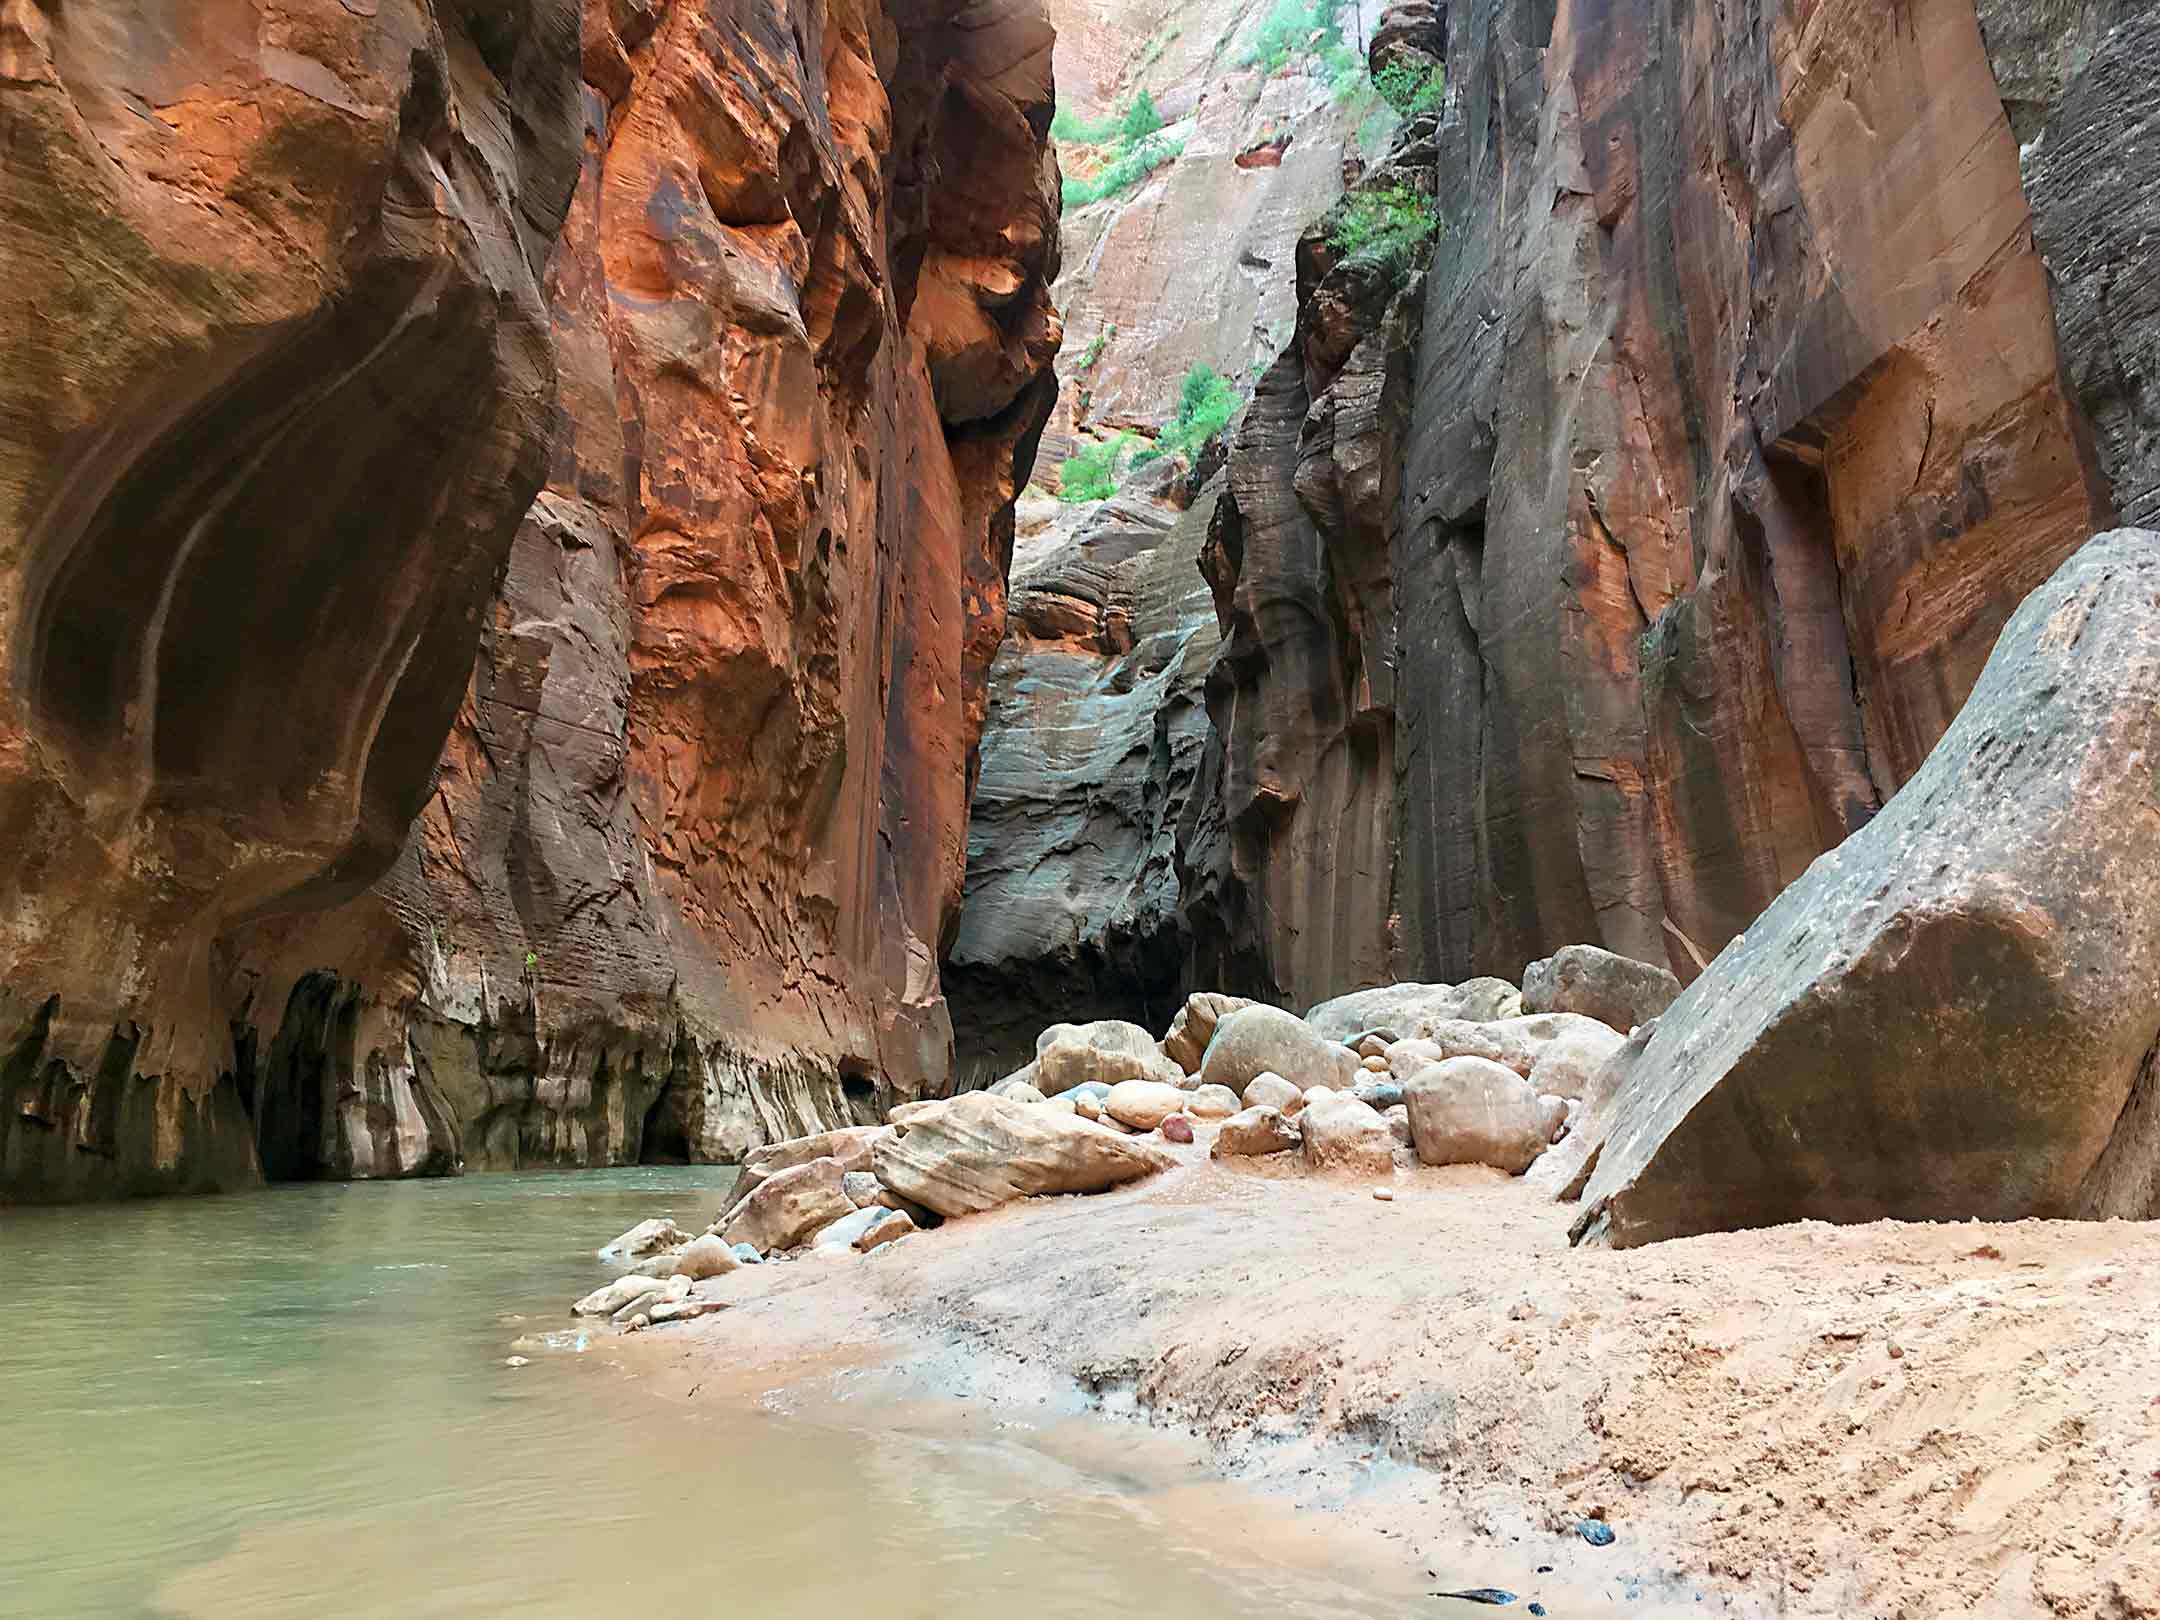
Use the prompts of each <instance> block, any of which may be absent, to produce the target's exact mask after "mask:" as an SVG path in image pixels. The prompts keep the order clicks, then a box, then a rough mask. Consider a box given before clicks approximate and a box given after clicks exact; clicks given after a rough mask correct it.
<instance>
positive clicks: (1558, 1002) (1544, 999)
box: [1522, 945, 1680, 1035]
mask: <svg viewBox="0 0 2160 1620" xmlns="http://www.w3.org/2000/svg"><path fill="white" fill-rule="evenodd" d="M1679 994H1680V981H1679V980H1678V979H1677V978H1675V977H1673V974H1672V971H1671V969H1669V968H1662V967H1659V966H1658V965H1657V964H1656V963H1654V962H1638V961H1636V960H1635V958H1633V957H1632V956H1622V955H1620V954H1619V953H1618V952H1616V951H1608V950H1605V949H1603V948H1602V947H1600V946H1597V945H1567V946H1563V947H1562V948H1561V949H1559V950H1557V951H1555V952H1553V954H1552V955H1550V956H1548V957H1545V958H1544V959H1543V960H1541V961H1537V962H1532V963H1531V964H1530V965H1529V966H1528V967H1526V968H1524V969H1523V976H1522V1010H1523V1011H1524V1012H1526V1013H1543V1012H1565V1013H1581V1014H1582V1015H1583V1016H1584V1017H1586V1018H1595V1019H1596V1020H1598V1022H1599V1023H1602V1024H1610V1025H1611V1026H1612V1027H1613V1028H1614V1029H1616V1030H1618V1031H1619V1032H1620V1033H1621V1034H1623V1035H1625V1034H1626V1033H1627V1032H1628V1031H1629V1030H1631V1029H1633V1028H1635V1027H1636V1025H1638V1024H1647V1023H1649V1022H1650V1020H1651V1019H1653V1018H1655V1017H1657V1015H1658V1014H1659V1013H1661V1012H1663V1011H1664V1010H1665V1009H1666V1008H1667V1007H1670V1006H1671V1005H1672V1004H1673V1002H1674V1000H1675V999H1676V998H1677V997H1678V996H1679Z"/></svg>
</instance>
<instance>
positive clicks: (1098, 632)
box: [944, 494, 1216, 1083]
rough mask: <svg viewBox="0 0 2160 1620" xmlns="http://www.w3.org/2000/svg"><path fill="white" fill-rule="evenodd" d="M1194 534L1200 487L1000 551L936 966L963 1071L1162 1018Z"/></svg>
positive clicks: (1196, 757)
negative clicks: (1003, 588) (958, 843)
mask: <svg viewBox="0 0 2160 1620" xmlns="http://www.w3.org/2000/svg"><path fill="white" fill-rule="evenodd" d="M1206 530H1207V512H1206V502H1205V501H1204V500H1203V501H1202V502H1201V503H1199V504H1196V505H1195V506H1193V507H1192V508H1190V509H1188V510H1186V511H1183V512H1180V511H1178V510H1177V509H1176V508H1174V507H1172V506H1170V505H1167V504H1163V503H1160V502H1157V501H1155V500H1152V499H1149V498H1148V497H1147V496H1146V495H1145V494H1132V495H1127V494H1121V495H1119V496H1118V497H1116V498H1115V499H1112V500H1109V501H1106V502H1104V503H1103V504H1102V505H1100V506H1099V507H1096V508H1095V509H1094V510H1093V511H1092V512H1091V513H1090V515H1089V516H1088V518H1087V520H1086V521H1085V522H1083V523H1081V524H1080V525H1079V526H1078V527H1077V528H1068V527H1065V526H1062V525H1061V526H1058V527H1056V528H1052V529H1049V530H1046V531H1044V532H1043V534H1042V535H1041V536H1040V538H1035V537H1023V538H1022V539H1021V541H1020V543H1019V544H1018V546H1017V547H1016V548H1015V550H1014V553H1013V576H1012V578H1013V583H1012V596H1011V607H1010V612H1009V614H1008V618H1007V628H1006V636H1005V643H1004V645H1003V646H1002V647H1000V648H999V649H998V655H997V660H996V662H995V663H994V664H993V665H992V666H991V670H990V713H989V721H988V724H987V726H986V728H985V730H984V733H983V743H982V770H981V774H980V777H979V779H978V781H977V783H976V788H975V799H974V805H973V808H972V812H971V814H970V817H969V822H968V871H967V892H966V900H965V903H964V904H963V906H962V908H961V913H960V925H959V931H958V932H957V933H956V934H955V935H954V938H953V944H952V949H951V950H950V952H949V953H948V954H947V956H946V961H945V974H944V983H945V991H946V995H947V996H948V997H949V998H950V1001H951V1004H952V1009H953V1024H954V1029H955V1031H956V1032H957V1035H958V1039H959V1048H960V1054H961V1079H962V1081H963V1083H966V1082H974V1083H980V1082H981V1081H982V1080H984V1079H987V1078H990V1077H993V1076H995V1075H998V1074H1003V1073H1006V1072H1008V1071H1010V1070H1012V1069H1014V1068H1017V1067H1018V1066H1019V1065H1021V1064H1022V1063H1025V1062H1026V1061H1027V1060H1028V1059H1029V1058H1030V1057H1032V1056H1033V1055H1034V1046H1035V1032H1036V1031H1037V1030H1039V1029H1041V1028H1043V1026H1045V1025H1046V1024H1052V1023H1057V1022H1059V1021H1062V1020H1065V1019H1068V1018H1072V1017H1079V1016H1084V1017H1091V1018H1122V1019H1127V1020H1130V1021H1132V1022H1135V1023H1139V1024H1143V1025H1145V1026H1147V1027H1148V1028H1150V1029H1160V1028H1162V1027H1163V1026H1164V1025H1165V1024H1166V1023H1167V1022H1168V1021H1169V1019H1170V1016H1171V1013H1172V1011H1173V1010H1174V1008H1175V1007H1176V1004H1177V995H1178V984H1179V976H1180V974H1181V973H1182V972H1183V970H1184V966H1185V941H1184V935H1183V932H1182V928H1181V926H1180V922H1179V916H1178V877H1177V864H1176V853H1175V844H1176V834H1177V822H1178V817H1179V815H1180V813H1181V812H1182V811H1183V808H1184V805H1185V801H1186V797H1187V795H1188V794H1189V793H1190V791H1191V789H1192V784H1193V779H1194V777H1195V776H1196V775H1197V774H1198V771H1199V766H1200V755H1201V751H1202V749H1203V748H1204V746H1205V744H1206V737H1207V712H1206V710H1205V709H1204V708H1203V707H1202V704H1201V692H1200V683H1201V682H1202V680H1203V679H1205V677H1206V674H1207V670H1208V667H1209V665H1210V664H1211V663H1212V662H1213V660H1214V655H1215V644H1216V635H1215V615H1214V610H1213V608H1212V606H1211V604H1210V602H1209V598H1208V591H1207V583H1206V581H1204V580H1203V579H1202V578H1201V577H1200V570H1199V567H1198V562H1199V556H1200V547H1201V543H1202V540H1203V539H1204V537H1205V535H1206Z"/></svg>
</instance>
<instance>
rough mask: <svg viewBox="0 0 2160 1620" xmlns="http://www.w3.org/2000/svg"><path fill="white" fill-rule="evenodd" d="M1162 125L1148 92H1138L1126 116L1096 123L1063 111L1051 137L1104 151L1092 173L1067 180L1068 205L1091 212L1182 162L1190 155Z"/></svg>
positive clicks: (1054, 121) (1055, 119)
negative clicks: (1093, 207)
mask: <svg viewBox="0 0 2160 1620" xmlns="http://www.w3.org/2000/svg"><path fill="white" fill-rule="evenodd" d="M1162 125H1163V121H1162V114H1161V113H1159V112H1157V111H1156V109H1155V98H1154V97H1153V96H1151V95H1149V94H1148V93H1147V92H1146V91H1145V90H1141V91H1138V92H1136V93H1135V94H1134V96H1133V98H1132V100H1130V101H1129V102H1127V103H1126V104H1125V106H1124V109H1123V110H1122V111H1119V112H1115V113H1112V114H1111V115H1110V116H1109V117H1107V118H1104V119H1101V120H1098V121H1097V122H1095V123H1092V124H1091V123H1088V122H1087V121H1086V120H1084V119H1081V118H1079V117H1076V116H1075V115H1074V114H1072V113H1070V112H1067V111H1066V110H1064V109H1063V108H1060V109H1059V110H1058V112H1057V114H1056V116H1055V117H1053V118H1052V119H1051V120H1050V133H1051V135H1052V136H1053V137H1054V138H1055V139H1057V140H1059V141H1062V142H1064V143H1066V144H1067V145H1071V146H1096V147H1102V148H1103V149H1104V151H1103V157H1102V161H1101V163H1100V164H1099V165H1098V166H1097V167H1096V168H1095V169H1094V170H1093V171H1092V172H1090V173H1087V174H1082V175H1067V176H1066V177H1065V184H1064V191H1063V197H1064V203H1065V206H1066V207H1067V208H1085V207H1086V206H1087V205H1088V204H1089V203H1091V202H1100V201H1101V200H1102V199H1103V198H1105V197H1114V196H1116V195H1117V194H1118V193H1119V192H1121V191H1125V190H1128V189H1130V188H1131V187H1133V186H1136V185H1138V184H1139V183H1140V182H1141V181H1142V180H1145V179H1146V178H1147V177H1148V176H1149V175H1151V174H1153V173H1154V172H1155V171H1156V170H1157V169H1159V168H1161V167H1162V166H1163V165H1164V164H1165V163H1168V162H1170V161H1171V160H1172V159H1174V158H1176V157H1177V155H1178V154H1179V153H1180V152H1182V151H1184V150H1185V143H1184V142H1183V141H1173V140H1168V139H1165V138H1164V137H1163V136H1162V135H1160V134H1159V133H1157V132H1158V131H1160V130H1161V128H1162Z"/></svg>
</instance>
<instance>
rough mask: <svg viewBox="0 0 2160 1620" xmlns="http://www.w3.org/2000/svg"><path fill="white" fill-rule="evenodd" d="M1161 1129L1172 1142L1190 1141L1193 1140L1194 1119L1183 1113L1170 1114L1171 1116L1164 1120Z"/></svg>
mask: <svg viewBox="0 0 2160 1620" xmlns="http://www.w3.org/2000/svg"><path fill="white" fill-rule="evenodd" d="M1161 1130H1162V1133H1163V1136H1164V1137H1165V1138H1166V1139H1167V1140H1169V1141H1172V1142H1190V1141H1191V1140H1192V1121H1191V1120H1189V1119H1187V1118H1186V1117H1185V1116H1184V1115H1183V1114H1172V1115H1170V1117H1169V1118H1167V1119H1165V1120H1164V1121H1163V1122H1162V1126H1161Z"/></svg>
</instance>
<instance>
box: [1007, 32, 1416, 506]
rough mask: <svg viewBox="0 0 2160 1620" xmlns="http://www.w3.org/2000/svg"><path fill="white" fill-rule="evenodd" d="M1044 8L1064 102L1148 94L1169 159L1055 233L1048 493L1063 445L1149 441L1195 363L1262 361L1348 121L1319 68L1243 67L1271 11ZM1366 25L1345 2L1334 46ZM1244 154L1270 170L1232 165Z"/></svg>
mask: <svg viewBox="0 0 2160 1620" xmlns="http://www.w3.org/2000/svg"><path fill="white" fill-rule="evenodd" d="M1048 3H1049V9H1050V16H1051V20H1052V21H1053V22H1054V23H1055V24H1056V25H1057V34H1058V39H1057V83H1058V101H1059V105H1060V106H1062V107H1065V108H1068V109H1070V110H1071V111H1072V112H1073V113H1075V114H1076V115H1077V116H1079V117H1080V118H1081V119H1083V120H1087V121H1094V120H1098V119H1100V118H1102V117H1104V116H1105V115H1107V114H1110V113H1114V112H1117V111H1120V110H1122V109H1123V108H1125V107H1126V106H1128V105H1129V104H1130V102H1131V99H1132V98H1133V97H1134V96H1136V95H1138V94H1139V93H1141V92H1142V91H1145V92H1147V93H1148V94H1149V95H1150V96H1151V97H1152V98H1153V100H1154V103H1155V106H1156V108H1157V110H1158V111H1159V113H1160V114H1161V116H1162V117H1163V119H1164V120H1165V124H1164V128H1163V130H1162V139H1163V140H1165V141H1174V142H1177V143H1179V145H1180V147H1181V150H1180V151H1179V154H1178V156H1177V159H1176V161H1174V162H1172V163H1170V164H1167V165H1165V166H1164V167H1162V168H1160V169H1158V170H1156V171H1155V173H1154V174H1153V175H1151V176H1150V177H1149V178H1148V179H1147V180H1146V181H1144V182H1143V183H1141V184H1140V185H1138V186H1136V187H1134V188H1133V189H1131V190H1129V191H1125V192H1121V193H1118V194H1116V195H1114V196H1111V197H1108V198H1105V199H1103V200H1101V201H1099V202H1096V203H1092V204H1089V205H1087V206H1086V207H1082V208H1076V209H1074V210H1072V211H1071V212H1070V213H1069V214H1068V215H1067V216H1066V218H1065V222H1064V269H1063V273H1062V274H1061V275H1060V277H1059V279H1058V283H1057V304H1058V308H1059V309H1060V310H1062V311H1063V312H1064V314H1065V319H1066V326H1067V329H1068V332H1069V335H1070V339H1071V341H1070V342H1069V343H1068V345H1067V348H1066V353H1065V357H1064V360H1063V362H1062V365H1061V371H1062V373H1063V377H1062V386H1061V390H1060V395H1059V400H1058V408H1057V412H1056V415H1055V416H1054V417H1053V419H1052V422H1051V425H1050V429H1049V431H1048V433H1047V434H1046V436H1045V439H1044V461H1045V470H1044V477H1045V480H1046V482H1052V481H1054V476H1055V469H1056V466H1057V463H1058V462H1059V461H1060V460H1061V459H1062V458H1063V457H1065V456H1066V455H1069V454H1070V453H1071V451H1072V448H1073V445H1074V443H1075V441H1076V436H1078V435H1082V434H1084V433H1086V432H1088V431H1090V430H1102V429H1117V428H1134V429H1138V430H1140V431H1143V432H1150V433H1151V432H1153V431H1154V430H1156V429H1158V428H1160V427H1161V426H1162V425H1163V424H1164V423H1165V422H1166V421H1168V420H1169V418H1170V415H1171V412H1172V411H1173V410H1174V409H1175V408H1176V405H1177V400H1178V389H1179V385H1180V383H1181V382H1182V381H1183V379H1184V376H1185V373H1186V372H1187V370H1188V369H1190V368H1191V367H1192V366H1194V365H1202V364H1204V365H1210V366H1213V367H1214V368H1215V369H1216V370H1218V371H1220V372H1221V373H1222V374H1223V375H1224V376H1226V377H1229V378H1232V379H1233V380H1235V381H1238V382H1240V383H1242V382H1244V381H1246V380H1247V379H1249V378H1250V376H1251V375H1252V373H1253V371H1254V369H1255V368H1256V366H1262V365H1265V364H1266V362H1267V361H1268V360H1269V359H1271V358H1272V357H1273V355H1274V353H1275V351H1276V350H1277V349H1278V348H1279V347H1280V346H1281V344H1282V341H1283V339H1284V338H1285V337H1286V336H1287V335H1288V333H1289V331H1290V329H1291V326H1292V323H1293V321H1294V319H1295V317H1296V285H1295V282H1294V280H1293V279H1292V277H1291V275H1290V273H1289V271H1290V255H1291V252H1292V250H1293V248H1294V247H1295V245H1296V242H1297V239H1298V235H1299V233H1300V232H1301V231H1303V230H1304V228H1305V226H1306V223H1307V222H1308V221H1309V220H1311V219H1312V218H1313V216H1314V215H1316V214H1318V213H1320V212H1321V211H1322V210H1324V209H1325V208H1326V207H1327V206H1328V205H1329V204H1330V203H1331V202H1333V201H1334V200H1335V197H1336V196H1337V194H1338V193H1339V192H1340V191H1341V189H1342V169H1343V164H1344V161H1345V160H1346V158H1348V159H1353V160H1354V158H1355V154H1356V140H1357V135H1358V122H1359V119H1358V116H1357V114H1356V112H1355V110H1354V109H1350V110H1346V109H1345V108H1343V107H1342V106H1340V105H1338V103H1337V102H1336V100H1335V98H1334V96H1333V95H1332V93H1331V86H1330V82H1329V78H1328V75H1327V73H1326V72H1325V70H1324V69H1322V68H1321V67H1320V66H1319V64H1318V63H1317V62H1316V61H1315V60H1314V59H1312V58H1310V57H1301V58H1299V59H1297V60H1294V61H1292V62H1291V63H1289V64H1288V65H1287V66H1286V67H1285V68H1284V69H1283V70H1282V71H1280V72H1278V73H1276V74H1274V75H1272V76H1263V75H1262V73H1261V72H1260V70H1259V69H1258V68H1257V67H1255V66H1252V65H1250V64H1248V63H1246V62H1245V60H1244V59H1245V57H1246V56H1247V55H1249V54H1250V47H1251V45H1252V41H1253V38H1254V36H1255V35H1256V34H1257V33H1258V32H1259V31H1260V30H1261V29H1262V28H1263V27H1264V26H1265V24H1266V22H1267V19H1268V9H1269V8H1268V7H1266V6H1254V5H1251V4H1248V3H1246V0H1048ZM1379 10H1380V7H1379V5H1378V4H1377V0H1363V3H1358V0H1344V4H1343V5H1342V7H1341V8H1340V12H1339V15H1340V17H1341V19H1342V22H1343V25H1344V33H1345V36H1346V38H1351V39H1359V38H1363V37H1364V36H1365V35H1366V34H1369V33H1370V32H1371V30H1372V29H1373V27H1374V26H1375V19H1376V18H1377V17H1378V14H1379ZM1278 143H1279V144H1278ZM1255 148H1261V149H1264V150H1266V151H1267V152H1269V153H1270V155H1271V156H1272V158H1273V160H1274V161H1272V162H1268V163H1263V164H1258V165H1254V164H1250V163H1240V161H1239V159H1240V157H1241V156H1242V155H1244V154H1246V153H1248V152H1249V151H1252V150H1254V149H1255ZM1098 340H1099V341H1098ZM1083 361H1086V362H1087V363H1086V364H1083V363H1082V362H1083Z"/></svg>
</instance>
